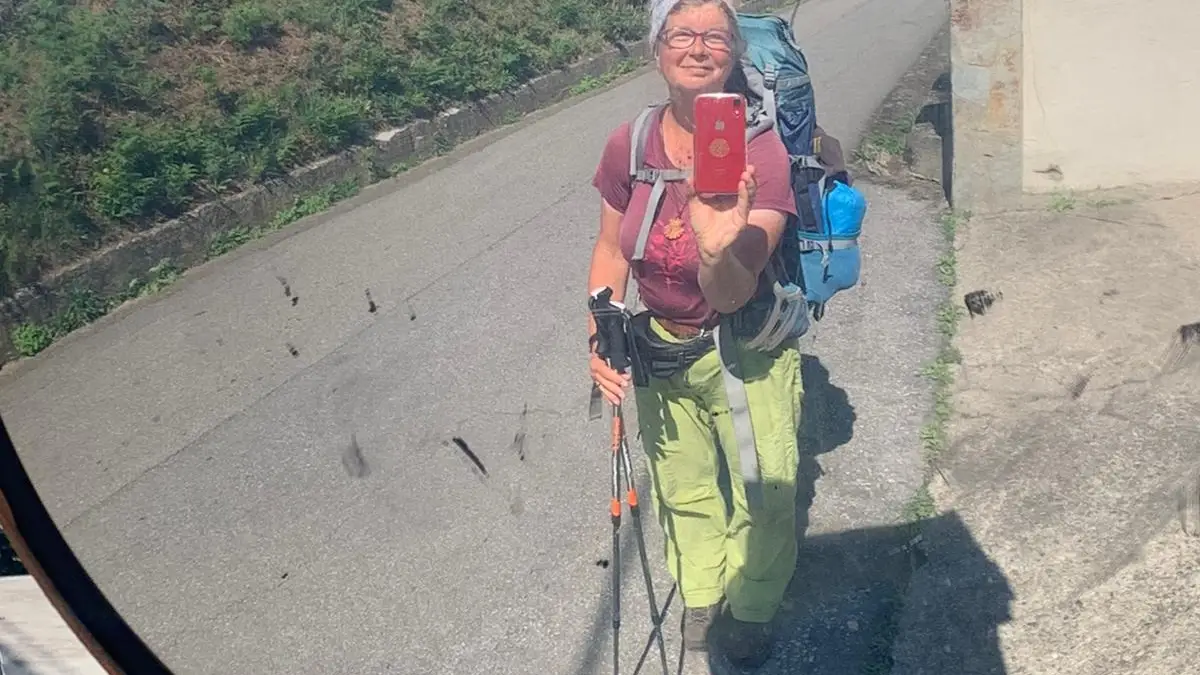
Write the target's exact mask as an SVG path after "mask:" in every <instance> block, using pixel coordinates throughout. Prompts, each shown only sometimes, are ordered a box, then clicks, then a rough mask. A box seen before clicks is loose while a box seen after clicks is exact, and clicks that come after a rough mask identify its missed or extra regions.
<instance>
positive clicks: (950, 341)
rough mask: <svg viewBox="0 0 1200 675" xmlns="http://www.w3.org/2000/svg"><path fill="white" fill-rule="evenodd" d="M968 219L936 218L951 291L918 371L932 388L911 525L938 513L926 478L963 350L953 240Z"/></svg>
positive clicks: (942, 273) (940, 272)
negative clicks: (934, 351) (936, 340)
mask: <svg viewBox="0 0 1200 675" xmlns="http://www.w3.org/2000/svg"><path fill="white" fill-rule="evenodd" d="M969 219H970V214H969V213H956V212H948V213H946V214H944V215H943V216H942V218H941V219H940V221H939V226H940V229H941V232H942V237H943V244H944V249H943V252H942V254H941V255H940V256H939V257H938V261H937V264H936V271H937V276H938V281H939V282H940V283H941V284H942V285H943V286H945V287H946V289H947V290H948V291H949V292H950V294H951V295H950V297H949V298H947V299H946V300H944V301H943V302H942V303H941V304H940V305H939V306H938V310H937V314H936V317H935V322H936V325H937V331H938V335H939V337H940V338H941V346H940V347H939V349H938V355H937V357H936V358H935V359H934V360H933V362H932V363H929V364H928V365H926V366H925V367H924V368H923V369H922V371H921V375H922V376H923V377H924V378H925V379H926V380H927V381H928V382H929V383H930V385H931V386H932V388H933V412H932V414H931V415H930V419H929V421H928V422H926V423H925V425H924V426H922V427H921V430H920V432H919V437H920V440H921V458H922V460H923V462H924V465H925V476H924V478H923V480H922V482H921V486H920V487H919V488H918V489H917V491H916V493H915V494H913V496H912V497H911V498H910V499H909V501H908V503H906V504H905V506H904V508H903V509H902V511H901V514H900V517H901V520H902V521H903V522H906V523H910V524H913V525H915V524H917V523H919V522H920V521H922V520H925V519H927V518H931V517H933V516H934V515H936V513H937V505H936V504H935V503H934V500H933V495H932V494H931V493H930V491H929V481H930V480H931V479H932V477H933V476H934V475H937V473H938V471H939V469H938V468H937V463H938V461H939V460H940V459H941V457H942V455H943V454H944V453H945V451H946V447H947V444H948V441H947V433H948V427H949V424H950V418H951V416H952V415H953V413H954V401H953V396H954V366H955V365H957V364H959V363H961V362H962V354H961V353H960V352H959V350H958V348H957V347H955V346H954V338H955V336H956V335H957V333H958V325H959V321H960V320H961V319H962V317H963V315H964V314H965V312H964V311H963V309H962V308H961V307H959V305H958V303H956V302H954V300H953V297H954V296H953V292H954V288H955V284H957V282H958V274H957V259H956V257H955V249H954V241H955V237H956V236H957V233H958V230H959V229H960V228H961V227H962V226H963V225H964V224H965V223H966V222H967V221H968V220H969Z"/></svg>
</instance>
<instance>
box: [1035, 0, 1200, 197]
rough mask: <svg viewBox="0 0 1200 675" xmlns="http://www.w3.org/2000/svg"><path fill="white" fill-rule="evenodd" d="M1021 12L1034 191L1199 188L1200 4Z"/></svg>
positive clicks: (1185, 1) (1093, 0) (1062, 2)
mask: <svg viewBox="0 0 1200 675" xmlns="http://www.w3.org/2000/svg"><path fill="white" fill-rule="evenodd" d="M1023 14H1024V17H1023V34H1024V57H1025V58H1024V73H1023V75H1024V78H1023V79H1024V82H1023V85H1022V93H1023V97H1024V104H1023V106H1022V107H1023V120H1024V149H1023V155H1024V169H1023V176H1022V183H1023V186H1024V188H1025V190H1026V191H1029V192H1047V191H1052V190H1055V189H1071V188H1074V189H1092V188H1097V187H1106V188H1107V187H1117V186H1122V185H1132V184H1145V183H1171V182H1184V181H1186V182H1194V181H1200V39H1197V38H1198V36H1200V0H1148V1H1145V2H1130V1H1129V0H1024V11H1023ZM1051 167H1057V169H1058V171H1055V170H1054V169H1052V168H1051ZM1060 172H1061V173H1060Z"/></svg>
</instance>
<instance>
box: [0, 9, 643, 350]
mask: <svg viewBox="0 0 1200 675" xmlns="http://www.w3.org/2000/svg"><path fill="white" fill-rule="evenodd" d="M642 4H643V3H642V1H641V0H542V1H538V0H286V1H285V0H174V1H173V2H167V1H166V0H89V1H88V2H71V1H68V0H0V295H10V294H11V293H12V292H13V291H14V290H16V289H17V288H18V287H20V286H22V285H25V284H27V283H29V282H32V281H34V280H36V279H37V278H39V276H40V275H41V274H42V273H44V272H45V271H47V270H49V269H52V268H54V267H57V266H60V265H63V264H65V263H68V262H70V261H72V260H74V259H77V258H78V257H79V256H80V255H83V254H86V253H87V252H88V251H90V250H94V249H96V248H98V247H100V246H102V245H104V244H106V243H109V242H111V241H113V240H116V239H119V238H120V237H121V236H122V235H124V234H126V233H128V232H130V231H136V230H139V229H144V228H147V227H150V226H152V225H153V224H154V223H155V222H158V221H160V220H162V219H165V218H171V217H175V216H178V215H180V214H181V213H183V212H184V211H186V210H187V209H189V208H192V207H194V206H195V205H196V204H197V203H199V202H202V201H204V200H206V199H210V198H213V197H215V196H218V195H221V194H224V193H228V192H232V191H236V190H239V189H242V188H244V187H245V186H247V185H248V184H251V183H254V182H256V181H261V180H263V179H265V178H269V177H273V176H278V175H281V174H283V173H285V172H286V171H288V170H290V169H292V168H295V167H296V166H299V165H301V164H303V163H305V162H307V161H310V160H313V159H315V158H318V157H320V156H323V155H326V154H329V153H331V152H335V151H338V150H341V149H344V148H346V147H348V146H350V145H353V144H355V143H357V142H360V141H363V140H364V139H366V138H367V137H368V136H369V134H370V133H371V132H372V130H374V129H376V128H380V127H385V126H394V125H399V124H403V123H405V122H408V121H410V120H412V119H414V118H418V117H428V116H431V115H433V114H435V113H437V112H438V111H440V110H443V109H446V108H447V107H450V106H453V105H455V104H460V103H464V102H469V101H471V100H475V99H478V98H481V97H484V96H488V95H490V94H493V93H497V92H500V91H504V90H507V89H511V88H512V87H514V86H516V85H518V84H519V83H521V82H523V81H526V80H529V79H531V78H533V77H535V76H537V75H539V74H542V73H545V72H548V71H550V70H553V69H556V68H561V67H563V66H566V65H568V64H569V63H571V62H572V61H574V60H576V59H578V58H580V57H582V56H585V55H587V54H589V53H593V52H596V51H599V50H601V49H603V48H605V47H606V46H607V44H609V43H611V42H614V41H628V40H633V39H637V38H638V37H640V36H641V30H642V28H643V23H644V18H643V16H642V12H643V8H642ZM39 335H40V334H39ZM35 338H36V339H35ZM29 339H30V340H31V341H33V342H36V341H38V340H43V339H44V337H39V336H32V335H31V336H29Z"/></svg>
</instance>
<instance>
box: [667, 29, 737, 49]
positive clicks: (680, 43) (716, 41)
mask: <svg viewBox="0 0 1200 675" xmlns="http://www.w3.org/2000/svg"><path fill="white" fill-rule="evenodd" d="M696 38H701V39H702V40H703V41H704V46H705V47H708V48H709V49H712V50H714V51H719V52H728V51H733V36H732V35H730V34H729V33H727V32H725V31H722V30H709V31H705V32H703V33H697V32H695V31H691V30H688V29H686V28H676V29H674V30H672V31H671V32H669V33H666V34H665V35H663V37H662V41H663V42H664V43H666V45H667V46H668V47H670V48H671V49H691V47H692V45H694V44H696Z"/></svg>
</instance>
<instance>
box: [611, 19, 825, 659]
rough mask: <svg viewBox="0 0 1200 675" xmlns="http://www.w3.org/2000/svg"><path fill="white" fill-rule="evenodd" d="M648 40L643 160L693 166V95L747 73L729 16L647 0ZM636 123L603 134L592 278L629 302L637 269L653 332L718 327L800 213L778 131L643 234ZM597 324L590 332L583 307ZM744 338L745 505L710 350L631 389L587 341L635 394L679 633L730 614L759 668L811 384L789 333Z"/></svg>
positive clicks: (615, 387) (757, 283) (705, 629)
mask: <svg viewBox="0 0 1200 675" xmlns="http://www.w3.org/2000/svg"><path fill="white" fill-rule="evenodd" d="M650 40H651V43H652V44H653V45H654V54H655V57H656V60H657V65H658V70H659V71H660V72H661V74H662V77H663V79H664V80H665V81H666V85H667V92H668V94H669V103H667V104H666V105H665V106H663V107H662V108H661V112H659V113H657V114H655V115H653V116H652V117H651V118H650V120H649V122H650V128H649V130H648V131H649V135H648V137H647V138H646V143H645V161H646V163H647V164H648V165H649V166H651V167H653V168H655V169H661V170H667V171H671V170H686V169H689V168H690V167H691V166H692V159H693V158H692V134H693V129H694V127H693V120H692V110H693V103H694V102H695V99H696V97H697V96H698V95H700V94H703V93H708V92H721V91H727V90H728V89H727V85H730V82H731V76H736V75H738V74H739V65H738V64H739V59H740V55H741V50H742V44H741V38H740V36H739V35H738V31H737V22H736V16H735V14H734V11H733V9H732V7H731V6H730V4H728V2H727V1H726V0H652V1H651V30H650ZM736 81H737V79H736V78H735V79H734V80H733V82H736ZM730 86H732V85H730ZM631 126H632V125H631V124H630V123H625V124H622V125H621V126H620V127H618V128H617V129H616V130H615V131H614V132H613V133H612V135H611V136H610V137H609V138H608V143H607V145H606V146H605V148H604V152H603V156H602V158H601V160H600V164H599V167H598V169H597V170H596V173H595V178H594V181H593V185H594V186H595V187H596V188H597V190H598V191H599V192H600V196H601V216H600V232H599V237H598V239H597V241H596V245H595V250H594V251H593V253H592V262H591V269H590V271H589V274H588V287H589V289H598V288H602V287H609V288H612V289H613V299H614V300H616V301H622V302H623V301H624V297H625V292H626V288H627V284H628V279H629V275H630V272H632V273H633V276H634V278H635V279H636V281H637V286H638V290H639V293H640V295H641V298H642V301H643V303H644V305H645V307H646V314H647V315H648V319H649V321H648V326H649V328H648V330H649V331H652V333H653V335H654V337H655V338H658V339H661V340H663V341H667V342H670V343H674V344H680V345H688V344H693V343H697V341H700V340H706V339H709V340H710V339H711V333H712V329H713V328H714V327H716V326H717V325H718V323H719V322H720V318H721V315H728V314H731V313H733V312H735V311H737V310H738V309H739V308H740V307H742V306H743V305H745V304H746V303H747V302H749V301H750V300H752V299H753V298H756V297H761V296H760V294H761V293H763V292H764V290H765V289H768V288H769V285H767V284H766V283H765V282H764V281H763V278H762V276H761V275H762V272H763V270H764V268H765V266H766V265H767V262H768V257H769V256H770V255H771V253H772V251H773V250H774V249H775V247H776V246H777V245H778V243H779V240H780V237H781V235H782V232H783V229H784V225H785V223H786V221H787V218H788V217H789V215H794V214H795V213H796V205H795V200H794V197H793V193H792V189H791V180H790V173H789V159H788V154H787V151H786V149H785V147H784V145H783V143H782V141H781V140H780V138H779V137H778V135H777V134H775V133H763V134H760V135H758V136H756V137H755V138H754V139H753V140H752V141H751V142H750V144H749V147H748V160H747V165H748V166H747V168H746V171H745V173H744V174H743V176H742V182H741V185H740V189H739V194H738V195H737V196H736V198H733V197H724V198H718V197H709V196H704V195H697V194H695V193H694V191H693V190H692V189H691V183H690V180H688V181H679V182H674V183H669V184H667V186H666V194H665V198H663V199H662V201H661V208H660V209H659V210H658V212H657V215H656V216H655V217H654V219H653V223H652V225H651V226H650V231H649V236H648V237H645V238H644V239H643V240H642V241H639V239H642V238H641V237H639V232H640V231H641V229H642V225H643V217H644V216H645V212H646V209H647V202H648V198H649V196H650V192H651V186H650V185H647V184H644V183H640V182H634V181H631V178H630V150H631V143H632V142H633V140H632V139H631ZM635 249H636V250H637V255H636V256H635ZM589 327H590V329H591V334H593V335H594V334H595V322H594V320H592V319H590V318H589ZM722 339H724V338H722ZM593 344H594V342H593ZM705 344H708V343H705ZM735 351H736V359H737V360H738V362H739V364H740V367H741V368H742V369H743V371H744V372H747V373H754V376H753V377H746V378H745V391H746V400H747V402H748V407H749V409H750V413H751V417H752V420H753V435H754V440H755V446H756V448H757V453H756V454H757V461H758V464H759V472H760V476H761V484H762V485H763V486H765V488H766V489H765V490H763V493H762V494H763V502H762V504H761V506H758V507H756V508H750V507H749V506H748V504H747V499H746V493H747V490H746V489H745V483H744V482H743V481H742V480H741V474H740V473H739V457H738V453H736V452H726V451H724V450H723V448H734V447H736V445H737V436H736V434H735V431H734V428H733V424H732V422H731V420H730V414H729V412H730V404H729V400H728V398H727V396H726V390H725V388H724V386H723V381H722V377H723V376H722V369H721V362H720V358H721V357H720V355H719V353H718V350H717V349H715V348H711V349H708V351H707V352H706V353H704V354H703V355H702V356H700V357H699V358H698V360H694V361H693V362H692V363H690V364H689V365H686V367H684V368H683V369H681V370H679V371H678V372H675V373H662V372H655V373H654V374H653V375H652V376H650V377H649V378H648V383H647V384H646V386H636V387H635V386H633V383H632V381H631V379H630V378H629V376H628V375H620V374H617V373H616V372H615V371H613V370H612V369H611V368H610V367H609V366H608V365H607V364H606V363H605V361H603V360H602V359H601V358H599V357H598V356H597V355H596V354H595V353H594V350H593V354H592V357H591V375H592V378H593V380H594V381H595V383H596V384H597V385H598V387H599V388H600V390H601V392H602V393H603V395H604V396H605V398H607V399H608V401H610V402H611V403H618V402H621V401H623V400H624V398H625V395H626V393H627V392H628V391H630V390H632V391H633V393H634V396H635V399H636V404H637V413H638V415H637V416H638V424H639V427H640V431H641V439H642V443H643V444H644V446H645V448H646V452H647V455H648V457H649V465H650V471H651V476H652V491H651V492H652V496H653V497H654V500H653V501H654V505H655V509H656V513H657V514H658V520H659V523H660V525H661V526H662V527H663V529H664V533H665V535H666V555H667V562H668V567H669V569H670V571H671V574H672V576H673V577H674V578H675V580H676V582H677V583H678V585H679V589H680V593H681V595H682V597H683V602H684V605H685V607H686V609H685V611H684V619H683V623H684V626H683V633H684V642H685V645H686V646H687V648H688V649H692V650H703V649H706V647H707V637H708V635H709V627H710V625H712V624H714V622H717V619H719V618H721V617H724V618H726V619H728V621H720V622H718V625H721V624H726V625H724V626H723V628H724V629H723V630H719V631H718V633H719V635H718V637H722V638H724V639H722V640H720V641H719V643H721V646H722V647H723V650H722V651H724V652H725V653H726V655H727V656H728V657H729V658H730V659H731V660H733V661H734V662H736V663H739V664H741V665H748V666H755V665H760V664H761V663H762V662H764V661H765V660H766V659H767V657H768V656H769V654H770V649H771V630H770V628H769V625H770V622H771V620H772V619H773V618H774V616H775V614H776V611H777V609H778V608H779V605H780V603H781V601H782V598H783V594H784V591H785V589H786V587H787V585H788V583H789V581H790V580H791V577H792V572H793V570H794V568H795V564H796V555H797V541H796V512H795V493H796V490H795V485H796V469H797V464H798V452H797V440H796V432H797V425H798V424H799V407H800V398H801V393H802V392H801V386H802V385H801V383H800V377H799V368H798V366H799V358H800V357H799V351H798V345H797V343H796V341H795V340H789V341H786V342H784V343H783V344H782V345H780V346H779V347H778V348H776V349H774V350H773V351H769V352H762V351H754V350H750V349H747V348H746V347H745V345H744V342H737V343H736V346H735ZM722 461H723V462H724V463H725V465H726V466H727V467H728V469H729V473H730V475H731V477H732V480H731V483H732V485H731V490H730V492H731V494H730V498H729V501H730V502H732V503H727V500H726V497H725V496H723V494H722V491H721V489H720V487H719V486H718V482H717V475H718V471H719V465H720V464H721V463H722ZM723 609H727V610H728V611H727V612H726V611H723Z"/></svg>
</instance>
